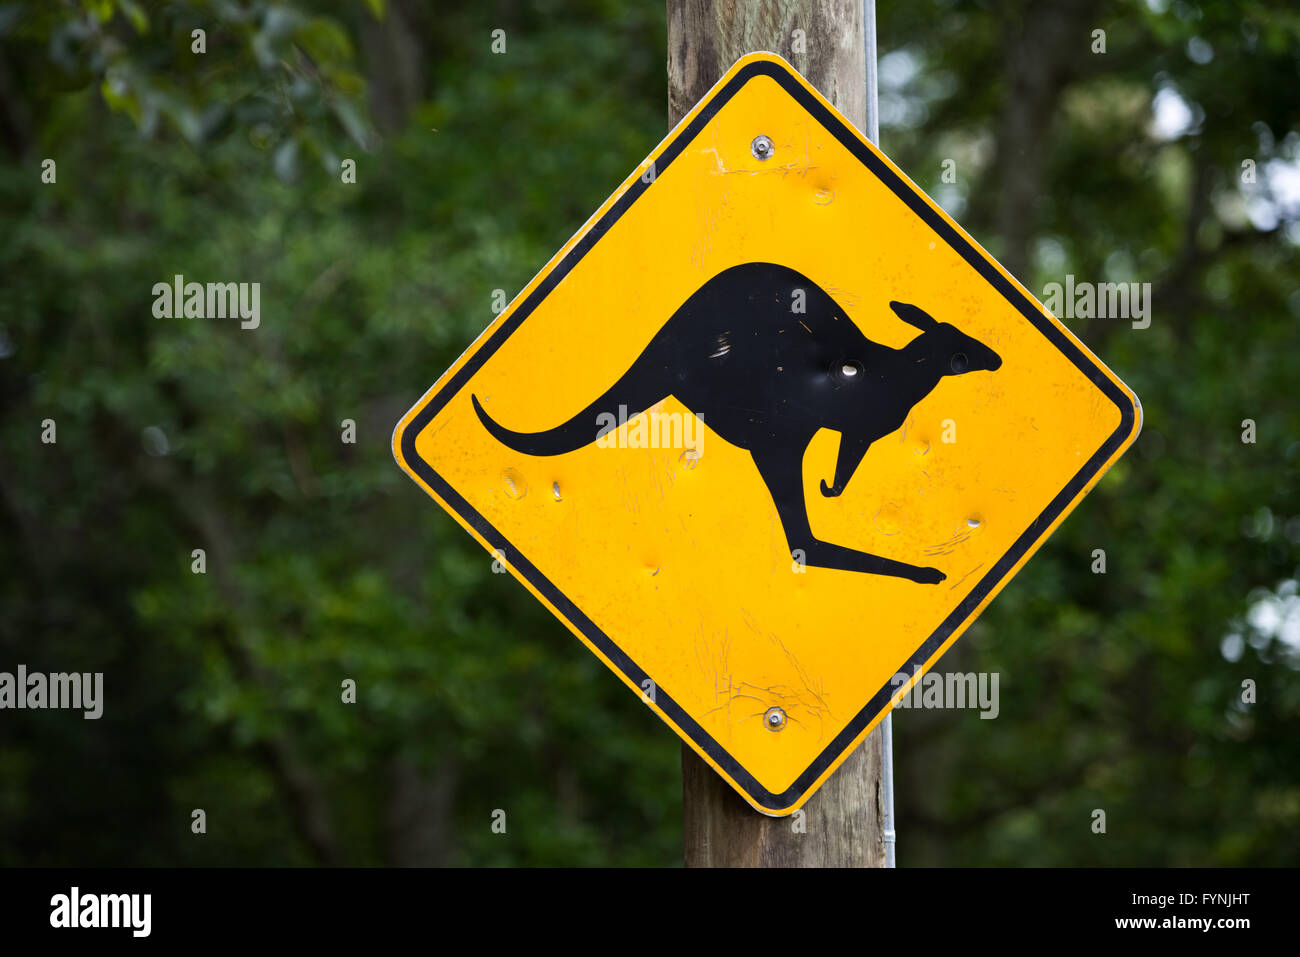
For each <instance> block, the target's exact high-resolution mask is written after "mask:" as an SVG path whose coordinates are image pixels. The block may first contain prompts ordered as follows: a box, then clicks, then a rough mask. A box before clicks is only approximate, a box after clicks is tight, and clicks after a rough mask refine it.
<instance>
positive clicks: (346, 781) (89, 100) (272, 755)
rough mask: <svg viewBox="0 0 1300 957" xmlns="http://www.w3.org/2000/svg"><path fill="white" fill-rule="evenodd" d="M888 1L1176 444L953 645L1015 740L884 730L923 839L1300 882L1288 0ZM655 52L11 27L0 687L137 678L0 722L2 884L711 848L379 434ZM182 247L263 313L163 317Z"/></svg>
mask: <svg viewBox="0 0 1300 957" xmlns="http://www.w3.org/2000/svg"><path fill="white" fill-rule="evenodd" d="M881 16H882V20H881V24H880V28H881V31H880V32H881V37H882V53H884V54H885V56H884V58H883V59H882V64H881V67H882V83H883V96H882V120H883V125H882V140H883V146H884V148H885V149H886V151H887V152H888V153H890V155H891V156H893V157H894V158H895V159H896V160H897V161H898V162H899V163H900V164H901V165H902V166H903V168H904V169H906V170H908V171H909V172H910V173H911V174H912V175H913V176H914V178H915V179H916V180H917V181H918V182H919V183H920V184H921V185H922V187H923V188H925V189H927V190H928V191H930V192H931V194H932V195H934V196H936V198H938V199H939V200H940V201H941V202H943V203H944V204H945V205H947V206H948V208H949V209H950V210H951V211H953V212H954V214H955V215H956V216H957V218H958V219H959V220H960V221H961V222H963V224H964V225H966V226H967V227H968V229H969V230H970V231H971V232H972V234H973V235H974V236H975V237H976V238H977V239H979V240H980V241H982V242H985V243H986V244H987V245H988V247H989V248H990V249H991V250H992V251H993V252H994V253H995V255H998V256H999V257H1000V258H1002V259H1003V261H1004V262H1005V263H1006V264H1007V265H1008V267H1009V268H1011V269H1012V270H1013V272H1015V273H1016V274H1017V275H1018V276H1019V277H1021V278H1022V279H1023V280H1024V281H1025V283H1026V285H1027V286H1028V287H1029V288H1030V290H1031V291H1034V292H1039V291H1040V290H1041V289H1042V287H1043V285H1044V284H1045V283H1047V282H1051V281H1061V280H1062V279H1063V277H1064V275H1065V274H1066V273H1073V274H1075V275H1076V276H1077V277H1079V278H1080V279H1086V280H1089V281H1094V282H1096V281H1105V280H1115V281H1121V280H1122V281H1139V282H1141V281H1149V282H1152V283H1153V285H1154V294H1153V303H1154V306H1153V314H1152V322H1151V326H1150V328H1148V329H1144V330H1135V329H1132V328H1131V327H1129V326H1128V324H1126V323H1122V322H1117V321H1114V320H1078V321H1068V320H1067V322H1068V324H1069V325H1071V327H1072V328H1074V329H1075V330H1076V331H1077V332H1078V333H1079V335H1080V336H1081V337H1082V338H1083V339H1084V340H1085V341H1086V342H1087V343H1088V344H1089V345H1090V346H1091V347H1092V348H1093V349H1094V350H1095V351H1096V352H1097V353H1098V354H1099V355H1100V356H1101V358H1102V359H1103V360H1104V361H1106V362H1107V363H1108V364H1109V365H1111V366H1112V367H1113V368H1114V369H1116V371H1118V372H1119V373H1120V374H1121V375H1122V376H1123V377H1124V378H1125V379H1126V380H1127V381H1128V382H1129V383H1130V384H1132V385H1133V387H1134V388H1135V389H1136V391H1137V392H1138V394H1139V395H1140V396H1141V397H1142V399H1143V403H1144V409H1145V416H1146V425H1145V428H1144V432H1143V434H1142V437H1141V438H1140V439H1139V441H1138V445H1137V447H1136V448H1135V449H1134V451H1133V452H1131V453H1130V455H1129V457H1128V458H1127V459H1126V460H1125V461H1124V462H1122V463H1121V464H1120V466H1119V467H1117V468H1116V469H1115V470H1114V472H1112V473H1111V474H1110V475H1109V476H1108V477H1107V478H1106V479H1105V480H1104V481H1103V482H1102V483H1101V485H1100V486H1099V487H1098V489H1097V490H1096V491H1095V492H1094V493H1093V495H1092V496H1091V497H1090V498H1089V499H1088V500H1087V502H1086V503H1085V504H1084V505H1083V506H1082V507H1081V508H1080V509H1079V510H1078V511H1077V512H1076V513H1075V514H1074V515H1073V516H1072V517H1071V518H1070V519H1069V520H1067V522H1066V523H1065V524H1064V525H1063V526H1062V527H1061V529H1060V530H1059V531H1058V532H1057V534H1056V535H1055V536H1054V537H1053V538H1052V540H1051V541H1050V543H1049V544H1048V545H1047V546H1046V547H1045V548H1044V549H1043V550H1042V552H1040V553H1039V555H1037V556H1036V557H1035V558H1034V559H1033V560H1032V561H1031V562H1030V563H1029V565H1028V566H1027V567H1026V569H1025V571H1024V572H1023V573H1022V574H1021V575H1020V576H1019V577H1018V578H1017V579H1016V581H1015V582H1014V583H1013V584H1012V585H1011V586H1010V587H1008V588H1007V590H1006V591H1005V592H1004V593H1003V594H1002V595H1001V596H1000V597H999V598H998V599H997V600H996V601H995V602H994V604H993V605H992V606H991V608H990V609H989V611H988V612H987V613H986V614H985V616H984V617H983V618H982V619H981V621H980V623H979V624H978V625H977V626H976V627H975V628H973V629H972V631H971V632H970V634H969V636H968V637H967V639H965V640H964V641H963V642H962V643H960V644H959V645H958V648H957V649H956V650H955V651H954V652H953V653H952V654H951V655H950V656H949V658H947V659H945V663H944V667H945V668H946V669H950V670H986V671H996V672H999V673H1000V675H1001V692H1002V694H1001V714H1000V716H999V718H998V719H997V720H995V721H981V720H979V719H978V717H977V716H976V715H975V713H973V712H964V713H956V714H954V713H943V714H933V713H921V712H908V713H905V714H900V716H899V719H898V721H897V722H896V727H897V736H898V760H899V762H900V764H899V800H900V808H899V821H900V827H901V841H902V843H901V852H900V860H901V861H902V863H904V864H908V863H1039V864H1060V863H1090V864H1102V863H1109V864H1133V863H1151V864H1195V863H1204V864H1239V863H1245V864H1249V863H1295V861H1296V848H1295V842H1294V840H1291V839H1290V836H1292V835H1294V833H1295V829H1296V827H1297V825H1298V824H1300V766H1298V765H1297V762H1296V760H1295V747H1294V741H1295V739H1296V735H1297V732H1298V731H1300V682H1298V681H1297V666H1300V654H1298V652H1297V639H1296V638H1295V637H1294V633H1295V631H1296V630H1298V629H1300V626H1298V625H1297V624H1296V620H1297V618H1300V611H1297V608H1296V605H1297V600H1296V597H1295V584H1294V582H1295V579H1296V577H1297V570H1296V566H1297V564H1298V562H1297V549H1298V548H1300V500H1298V495H1297V484H1298V483H1297V481H1296V478H1297V476H1296V471H1297V462H1298V461H1300V421H1298V416H1297V410H1296V403H1295V401H1294V395H1295V385H1294V383H1295V370H1296V359H1295V356H1296V355H1297V353H1298V352H1300V334H1298V333H1297V331H1296V330H1297V320H1298V319H1300V288H1298V286H1297V282H1296V276H1297V270H1298V267H1300V257H1298V256H1297V251H1296V244H1297V241H1300V227H1297V225H1296V222H1297V219H1300V208H1298V205H1297V198H1296V190H1295V186H1294V185H1291V186H1290V187H1289V188H1290V190H1291V192H1290V193H1287V192H1286V190H1287V188H1288V187H1287V183H1288V182H1290V183H1292V184H1294V181H1295V177H1296V175H1297V174H1296V172H1295V170H1296V166H1295V164H1296V162H1297V161H1298V160H1300V157H1298V156H1297V151H1298V150H1300V134H1297V133H1296V129H1297V112H1300V103H1298V102H1297V100H1296V97H1295V94H1294V90H1295V87H1296V82H1297V76H1298V74H1300V56H1298V52H1300V15H1298V14H1297V13H1296V12H1295V11H1294V10H1293V9H1292V5H1290V4H1287V3H1284V2H1254V3H1249V4H1238V3H1230V2H1226V0H1224V2H1209V0H1205V2H1200V3H1193V2H1190V0H1188V2H1182V0H1171V2H1155V0H1152V2H1148V3H1142V2H1119V0H1110V2H1085V0H1068V2H1061V3H1045V2H1035V3H1028V2H1005V3H996V4H978V5H973V4H964V3H962V4H959V3H955V2H947V0H938V2H931V3H925V4H882V5H881ZM496 29H503V30H505V31H506V44H507V47H506V49H507V52H506V53H504V54H497V53H493V52H492V37H491V34H492V31H493V30H496ZM1095 29H1103V30H1105V31H1106V52H1105V53H1104V54H1103V53H1093V52H1091V49H1090V47H1091V46H1092V44H1093V36H1092V31H1093V30H1095ZM194 30H203V31H204V38H205V52H203V53H196V52H194V42H195V38H194V35H193V31H194ZM664 46H665V24H664V21H663V17H662V10H661V9H660V8H652V9H649V10H646V9H643V8H642V7H641V5H636V4H626V3H621V2H618V0H584V2H575V3H558V2H547V3H536V4H519V5H508V6H507V7H505V8H503V10H502V11H496V10H493V9H490V8H489V5H484V4H477V3H470V2H461V3H455V4H453V3H443V4H438V5H436V9H430V8H429V7H428V6H427V5H424V4H419V3H414V2H406V0H404V2H396V0H389V2H379V0H372V2H370V3H367V4H348V3H343V2H333V3H329V2H320V3H305V2H297V3H293V4H278V3H267V2H261V0H251V2H239V3H236V2H233V0H213V2H204V0H188V2H177V3H151V2H145V0H134V2H133V0H116V2H114V0H80V2H70V3H60V4H53V3H41V2H31V3H16V4H14V3H11V4H3V5H0V131H3V133H2V136H3V145H4V153H3V170H2V171H0V203H2V208H3V210H4V220H3V229H2V230H0V269H2V270H3V275H4V290H5V292H4V295H5V306H4V308H3V310H0V530H2V531H0V568H3V570H4V574H3V575H2V576H0V670H12V669H13V668H14V667H15V666H16V665H17V664H18V663H25V664H26V665H27V666H28V667H29V668H30V669H32V670H45V671H66V670H78V671H103V672H104V674H105V696H106V704H105V711H104V717H103V718H102V719H100V720H99V721H82V720H80V718H76V719H75V720H72V719H70V716H69V715H68V714H67V713H59V712H38V711H29V712H22V713H16V712H3V713H0V864H4V865H13V864H108V863H128V864H305V863H335V862H338V863H354V864H392V863H397V864H408V863H421V864H546V863H568V864H672V863H675V862H677V861H678V860H679V859H680V858H679V843H680V812H679V802H680V778H679V772H678V755H679V750H678V743H677V740H676V738H675V737H674V736H673V735H672V734H671V732H669V731H668V730H667V729H666V728H664V727H663V726H662V724H661V723H660V722H659V721H658V720H657V719H656V718H655V717H654V716H653V715H652V714H651V713H650V712H649V711H648V709H646V708H644V706H643V705H641V704H640V702H639V701H638V700H637V698H636V696H635V695H631V694H629V693H628V692H627V690H626V689H625V688H624V687H623V686H622V685H621V684H620V683H618V682H617V681H615V680H614V679H613V678H612V677H610V676H609V675H608V673H607V672H606V671H605V669H604V668H603V666H601V665H600V664H599V663H598V662H597V661H596V660H595V659H594V658H593V656H591V655H590V654H589V653H588V652H587V651H586V650H585V649H583V648H582V647H581V645H580V644H579V643H578V642H577V641H576V640H575V639H573V638H572V636H571V635H569V633H568V632H567V631H566V630H565V629H563V628H562V627H561V626H560V625H559V624H557V623H556V622H555V621H553V620H552V619H551V618H550V616H549V615H548V614H547V613H546V612H545V610H544V609H543V608H542V607H541V606H540V605H539V604H538V603H537V602H535V601H534V600H533V599H532V598H531V597H530V596H529V595H528V594H527V593H526V592H525V591H524V590H523V589H521V588H520V587H518V585H517V584H515V583H514V581H513V580H512V579H511V578H510V577H509V576H506V575H495V574H493V573H492V569H491V560H490V558H489V557H488V556H486V555H485V554H484V553H483V552H482V551H481V550H480V549H479V548H478V546H477V545H476V544H474V543H473V542H472V541H471V540H470V539H469V537H468V536H466V535H465V534H464V533H463V532H462V531H461V530H460V529H459V528H458V527H457V526H456V525H455V523H453V522H452V521H451V520H450V519H449V518H448V517H446V516H445V515H444V514H443V513H442V512H441V511H440V510H439V509H437V508H436V507H434V506H433V504H432V503H431V502H429V501H428V500H427V498H426V497H425V496H424V494H423V493H422V492H421V491H420V490H419V489H417V488H416V487H415V486H414V485H413V484H412V483H411V482H410V481H409V480H408V479H407V478H406V477H405V476H403V475H402V474H401V473H400V471H399V470H398V469H397V467H396V465H395V464H394V463H393V461H392V457H391V453H390V450H389V440H390V435H391V431H392V427H393V424H394V423H395V422H396V420H397V418H398V417H399V416H400V414H401V413H402V412H403V411H405V409H406V408H408V407H409V406H410V405H411V403H412V402H413V401H414V400H415V399H416V398H418V396H419V395H420V394H421V392H422V390H423V389H425V388H426V387H427V386H428V385H429V384H431V383H432V382H433V380H434V379H435V378H436V376H437V375H438V374H439V373H440V372H441V371H442V370H443V369H444V368H446V367H447V366H448V365H449V364H450V363H451V362H452V361H453V360H454V359H455V358H456V356H457V355H459V353H460V352H461V350H462V349H463V348H464V347H465V345H466V344H467V343H468V342H470V341H471V340H472V339H473V338H474V337H475V336H476V335H477V334H478V332H479V331H480V330H481V329H482V328H483V327H484V326H485V325H486V324H487V322H488V321H489V320H490V319H491V316H492V311H491V304H492V294H493V291H494V290H496V289H503V290H505V292H506V295H507V296H512V295H513V294H514V293H515V292H516V291H517V290H519V289H520V288H522V287H523V285H524V284H525V283H526V282H527V281H528V279H529V278H530V277H531V276H532V275H533V274H534V273H535V272H536V271H537V269H538V268H540V267H541V266H542V264H544V263H545V262H546V260H547V259H548V258H549V257H550V256H551V254H552V253H553V252H554V251H555V249H557V248H558V247H559V246H560V245H561V244H562V243H563V242H564V241H565V240H566V239H567V238H568V237H569V236H570V235H572V233H573V232H574V231H575V230H576V229H577V228H578V227H579V226H580V225H581V224H582V223H583V222H584V221H585V220H586V218H587V216H588V215H589V213H590V212H591V210H593V209H595V208H596V207H597V206H598V205H599V203H600V202H601V201H602V200H603V199H604V198H605V196H606V195H608V193H609V191H610V190H611V189H612V188H613V187H614V186H615V185H616V184H617V183H618V182H620V181H621V179H622V178H623V177H624V176H626V174H627V173H628V172H629V171H630V170H631V169H632V168H633V167H634V166H635V164H636V163H637V162H638V161H639V160H640V159H641V158H642V157H643V156H644V155H645V154H646V153H648V152H649V151H650V149H651V148H652V147H653V146H654V145H655V143H657V142H658V141H659V139H660V138H661V137H662V135H663V133H664V125H665V115H666V107H665V90H664V73H663V57H664ZM1153 103H1155V104H1157V106H1159V107H1160V108H1159V109H1157V108H1155V107H1153ZM1171 111H1172V112H1171ZM1180 111H1181V112H1180ZM1153 116H1154V117H1156V118H1157V119H1160V120H1161V122H1160V123H1157V124H1156V125H1154V126H1153ZM1179 117H1182V119H1183V121H1182V122H1175V121H1176V120H1178V119H1179ZM46 159H53V160H54V161H55V163H56V167H55V168H56V170H57V179H56V181H55V182H53V183H46V182H42V162H43V161H44V160H46ZM945 159H953V160H954V161H955V166H954V167H953V168H955V170H956V181H955V182H945V181H944V179H943V175H942V173H943V161H944V160H945ZM345 160H351V161H354V162H355V170H356V177H355V178H356V182H355V183H349V182H345V181H344V176H343V165H344V161H345ZM1246 160H1250V161H1252V162H1253V164H1254V169H1255V170H1256V171H1257V176H1256V181H1255V182H1254V183H1248V182H1243V176H1242V174H1243V169H1244V167H1243V162H1244V161H1246ZM1288 178H1290V179H1288ZM645 268H646V269H647V275H648V281H653V277H652V264H647V265H646V267H645ZM176 274H182V275H184V276H186V277H187V278H192V279H196V280H200V281H239V282H259V283H260V284H261V287H260V288H261V316H262V319H261V326H260V328H259V329H258V330H256V332H252V331H243V330H241V329H240V328H239V325H238V322H237V321H234V320H220V319H217V320H197V319H189V320H185V319H170V320H169V319H160V318H155V317H154V315H153V313H152V304H153V294H152V292H151V290H152V288H153V286H154V284H155V283H158V282H167V281H170V280H171V278H172V277H173V276H174V275H176ZM45 419H53V420H55V422H56V423H57V439H58V440H57V443H56V444H44V443H42V442H41V439H40V434H41V423H42V421H43V420H45ZM344 419H351V420H353V421H354V422H355V423H356V443H355V444H347V443H344V442H343V441H341V433H342V428H343V427H342V424H341V423H342V422H343V420H344ZM1244 419H1252V420H1254V421H1255V423H1256V424H1257V430H1258V438H1257V442H1256V443H1255V444H1243V442H1242V441H1241V432H1242V428H1241V422H1242V420H1244ZM194 549H203V550H204V551H205V554H206V565H207V569H206V574H202V575H200V574H194V573H193V572H192V571H191V564H192V562H193V558H192V551H193V550H194ZM1094 549H1105V551H1106V556H1107V570H1106V573H1105V574H1104V575H1100V574H1094V573H1093V571H1092V570H1091V568H1092V564H1093V551H1094ZM864 613H866V614H869V612H864ZM1287 615H1290V616H1291V617H1290V619H1289V621H1290V625H1287V624H1286V621H1287V620H1288V619H1286V616H1287ZM1288 627H1289V628H1290V629H1291V630H1290V632H1288V631H1287V628H1288ZM1287 634H1291V635H1292V636H1293V637H1292V640H1291V642H1289V643H1288V641H1286V640H1285V636H1286V635H1287ZM349 679H350V680H353V681H355V682H356V703H355V704H350V703H344V701H343V700H342V696H343V683H344V682H345V681H346V680H349ZM1245 679H1250V680H1252V681H1254V682H1255V683H1256V685H1257V692H1256V694H1257V700H1256V701H1255V702H1254V703H1251V704H1245V703H1242V701H1241V686H1242V681H1243V680H1245ZM195 808H203V809H204V810H205V811H206V814H207V833H206V834H204V835H201V836H200V835H194V834H192V833H191V830H190V822H191V811H192V810H193V809H195ZM1095 808H1101V809H1104V810H1105V811H1106V814H1107V833H1106V834H1104V835H1098V834H1094V833H1092V831H1091V827H1090V825H1091V823H1092V817H1091V815H1092V811H1093V809H1095ZM496 809H502V810H504V811H505V812H506V821H507V832H506V834H504V835H501V834H495V833H493V832H492V830H491V823H492V814H493V811H494V810H496Z"/></svg>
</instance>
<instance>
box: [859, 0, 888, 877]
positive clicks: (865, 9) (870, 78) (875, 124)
mask: <svg viewBox="0 0 1300 957" xmlns="http://www.w3.org/2000/svg"><path fill="white" fill-rule="evenodd" d="M862 29H863V31H864V33H865V39H866V52H867V129H866V133H867V139H869V140H871V142H873V143H875V144H876V145H877V146H879V145H880V109H879V101H880V91H879V86H878V84H877V80H876V0H863V3H862ZM880 735H881V737H882V738H884V741H883V746H882V748H881V752H882V753H881V765H882V767H881V769H880V800H881V803H882V804H883V805H884V809H883V814H882V818H883V820H882V821H881V829H880V830H881V837H882V838H883V839H884V842H885V866H886V867H894V866H895V864H894V848H895V845H896V843H897V834H896V832H895V831H894V716H893V714H892V713H891V714H887V715H885V718H884V720H883V721H881V722H880Z"/></svg>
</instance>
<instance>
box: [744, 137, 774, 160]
mask: <svg viewBox="0 0 1300 957" xmlns="http://www.w3.org/2000/svg"><path fill="white" fill-rule="evenodd" d="M749 151H750V152H751V153H753V154H754V157H755V158H756V159H761V160H767V159H771V158H772V154H773V153H775V152H776V147H775V146H774V145H772V140H771V139H770V138H769V137H766V136H755V137H754V142H752V143H750V144H749Z"/></svg>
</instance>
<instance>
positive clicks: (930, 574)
mask: <svg viewBox="0 0 1300 957" xmlns="http://www.w3.org/2000/svg"><path fill="white" fill-rule="evenodd" d="M799 547H800V546H798V545H795V544H794V543H791V548H792V549H795V548H799ZM804 564H805V565H808V566H810V567H812V568H835V569H839V570H840V571H846V572H866V573H867V574H870V575H888V576H890V577H892V578H906V579H907V580H908V581H914V582H916V583H917V584H919V585H937V584H939V582H941V581H943V580H944V579H945V578H947V577H948V576H947V575H945V574H944V573H943V572H941V571H939V569H937V568H928V567H924V566H921V565H909V564H908V563H907V562H899V561H895V560H894V559H892V558H884V557H882V556H880V555H872V554H871V553H870V552H860V551H858V550H856V549H853V548H846V547H845V546H843V545H833V544H831V543H830V542H821V541H815V540H814V541H813V542H812V543H811V544H810V545H808V546H806V547H804Z"/></svg>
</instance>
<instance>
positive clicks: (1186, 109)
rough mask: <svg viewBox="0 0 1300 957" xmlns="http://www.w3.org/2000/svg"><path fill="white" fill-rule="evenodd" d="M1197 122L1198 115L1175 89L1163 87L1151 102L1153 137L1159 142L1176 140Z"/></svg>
mask: <svg viewBox="0 0 1300 957" xmlns="http://www.w3.org/2000/svg"><path fill="white" fill-rule="evenodd" d="M1195 122H1196V114H1195V113H1193V112H1192V108H1191V107H1190V106H1188V105H1187V101H1186V100H1184V99H1183V98H1182V97H1181V96H1179V95H1178V91H1177V90H1175V89H1174V88H1173V87H1169V86H1166V87H1162V88H1161V89H1160V91H1159V92H1157V93H1156V95H1155V98H1154V99H1152V101H1151V135H1152V136H1154V137H1155V138H1156V139H1158V140H1166V141H1168V140H1176V139H1178V138H1179V137H1180V136H1183V135H1185V134H1186V133H1187V132H1188V131H1189V130H1191V128H1192V126H1193V125H1194V124H1195Z"/></svg>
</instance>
